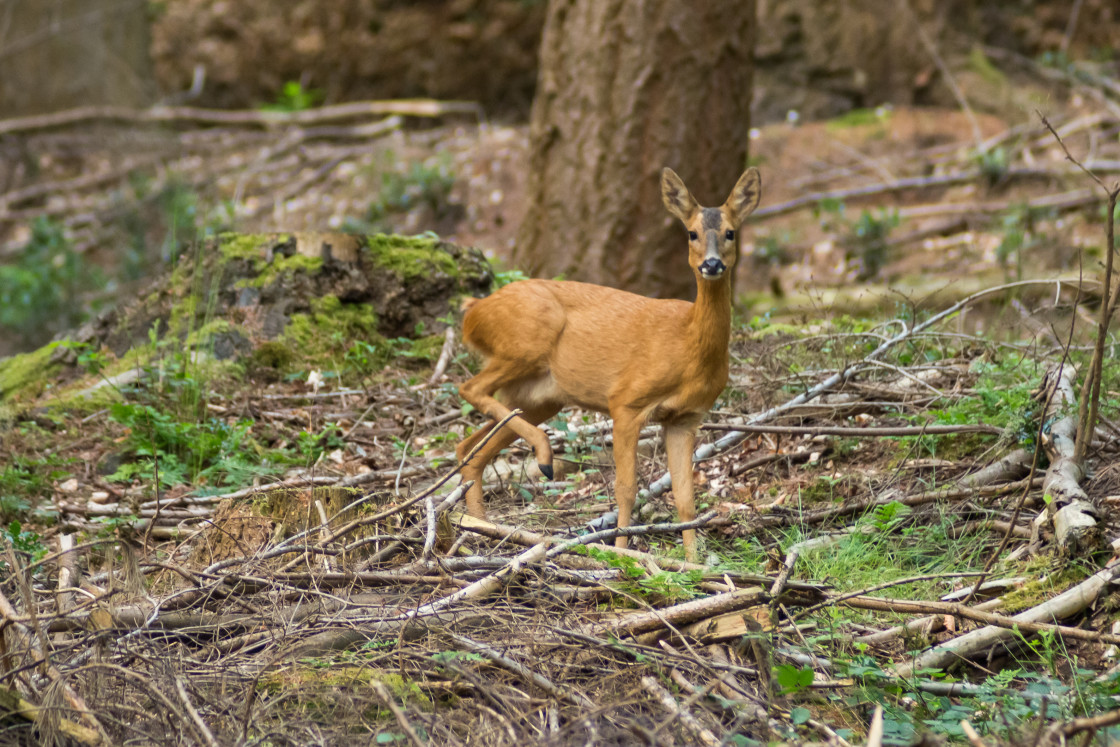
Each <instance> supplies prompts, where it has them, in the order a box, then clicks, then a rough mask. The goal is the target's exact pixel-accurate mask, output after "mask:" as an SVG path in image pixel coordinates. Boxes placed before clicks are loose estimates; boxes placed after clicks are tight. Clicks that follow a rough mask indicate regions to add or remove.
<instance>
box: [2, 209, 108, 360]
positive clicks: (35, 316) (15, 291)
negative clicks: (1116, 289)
mask: <svg viewBox="0 0 1120 747" xmlns="http://www.w3.org/2000/svg"><path fill="white" fill-rule="evenodd" d="M100 284H101V273H100V272H99V271H98V269H97V268H95V267H91V266H89V265H88V264H87V263H86V262H85V260H84V258H83V257H82V255H81V254H79V253H78V252H77V251H75V250H74V246H73V244H72V243H71V241H70V239H69V238H68V237H67V236H66V232H65V230H64V228H63V227H62V225H60V224H58V223H56V222H54V221H52V220H51V219H50V218H45V217H40V218H36V219H35V221H34V223H32V225H31V238H30V239H28V241H27V243H26V244H25V245H24V247H23V248H22V249H21V250H20V252H19V253H18V255H17V258H16V260H15V262H13V263H11V264H6V265H0V333H2V334H5V335H11V336H14V337H15V338H17V339H20V340H21V341H22V342H23V343H24V344H25V345H33V344H34V343H35V342H36V341H38V340H41V339H43V338H47V337H49V336H50V335H51V334H53V333H55V332H58V331H61V330H64V329H68V328H70V327H72V326H74V325H75V324H77V323H78V322H80V321H81V320H82V319H84V318H85V316H86V315H87V314H88V312H89V310H90V308H91V306H92V305H93V303H94V301H95V299H93V298H92V295H91V292H92V291H93V289H95V288H97V287H99V285H100ZM83 298H85V299H87V301H86V302H83Z"/></svg>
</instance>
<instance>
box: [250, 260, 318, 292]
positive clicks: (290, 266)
mask: <svg viewBox="0 0 1120 747" xmlns="http://www.w3.org/2000/svg"><path fill="white" fill-rule="evenodd" d="M322 266H323V258H322V257H308V256H306V255H304V254H293V255H292V256H290V257H282V256H277V257H275V258H274V259H273V260H272V262H271V263H270V264H268V265H266V266H265V267H264V268H263V269H261V271H260V275H257V277H255V278H253V279H252V280H249V281H246V282H243V283H240V284H239V285H248V286H251V287H254V288H263V287H265V286H266V285H272V284H273V283H274V282H276V281H277V280H278V279H279V278H280V277H282V276H284V275H294V274H296V273H298V272H304V273H309V274H310V273H314V272H318V271H319V269H320V268H321V267H322Z"/></svg>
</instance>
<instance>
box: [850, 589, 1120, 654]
mask: <svg viewBox="0 0 1120 747" xmlns="http://www.w3.org/2000/svg"><path fill="white" fill-rule="evenodd" d="M842 604H844V605H845V606H847V607H855V608H857V609H864V610H878V611H881V612H903V613H910V614H919V615H928V614H937V615H953V616H955V617H963V618H965V619H968V620H974V621H976V622H982V623H986V624H988V625H992V626H996V627H999V628H1006V629H1008V630H1016V629H1017V630H1023V631H1026V632H1028V633H1041V632H1044V631H1048V632H1053V633H1059V634H1060V635H1062V636H1065V637H1066V638H1076V639H1078V640H1082V641H1092V642H1094V643H1113V644H1120V635H1113V634H1112V633H1101V632H1098V631H1095V630H1085V629H1083V628H1074V627H1071V626H1069V625H1058V624H1056V623H1042V622H1032V621H1029V620H1021V619H1019V618H1020V615H1015V616H1014V617H1008V616H1007V615H997V614H995V613H994V612H983V611H981V610H977V609H976V608H975V607H968V606H966V605H963V604H960V603H958V602H924V601H917V600H910V599H889V598H879V597H854V598H852V599H845V600H844V601H843V602H842ZM1042 606H1045V605H1042ZM1035 609H1037V608H1035Z"/></svg>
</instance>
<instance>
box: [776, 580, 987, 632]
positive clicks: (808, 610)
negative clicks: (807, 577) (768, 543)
mask: <svg viewBox="0 0 1120 747" xmlns="http://www.w3.org/2000/svg"><path fill="white" fill-rule="evenodd" d="M983 575H984V574H983V573H982V572H980V571H963V572H961V573H927V574H923V575H921V576H910V577H908V578H897V579H895V580H893V581H887V582H885V583H881V584H876V585H875V586H869V587H867V588H866V589H860V590H858V591H852V592H848V593H847V594H841V595H840V596H837V597H832V598H831V599H826V600H825V601H823V602H819V603H818V604H814V605H812V606H811V607H806V608H804V609H802V610H799V611H798V613H797V614H796V615H794V616H793V618H792V619H793V620H800V619H802V618H803V617H806V616H808V615H811V614H813V613H814V612H816V611H817V610H821V609H824V608H825V607H832V606H835V605H837V604H840V603H842V602H846V601H847V600H849V599H856V598H858V597H865V596H867V595H868V594H871V593H872V592H876V591H882V590H883V589H890V588H893V587H895V586H905V585H906V584H916V583H919V582H921V581H933V580H937V579H946V578H970V577H977V576H983ZM976 585H977V586H979V584H976Z"/></svg>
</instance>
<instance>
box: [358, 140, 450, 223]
mask: <svg viewBox="0 0 1120 747" xmlns="http://www.w3.org/2000/svg"><path fill="white" fill-rule="evenodd" d="M380 176H381V189H380V191H379V192H378V195H377V199H375V200H374V201H373V202H371V203H370V206H369V210H368V211H367V212H366V216H365V218H364V219H363V220H356V221H355V220H351V221H349V222H348V224H347V229H348V230H351V231H357V232H361V233H371V232H386V233H391V232H392V231H393V226H392V218H393V217H394V216H396V215H399V214H401V213H406V212H408V211H410V210H412V209H414V208H416V207H421V206H423V207H427V208H428V209H429V210H430V211H431V213H432V218H433V219H434V220H440V219H442V218H444V217H447V216H448V215H450V214H451V213H452V211H453V206H452V205H451V188H452V187H453V186H454V185H455V173H454V171H453V170H452V164H451V157H450V155H448V154H447V153H440V154H439V155H437V156H436V157H434V158H430V159H428V160H425V161H413V162H412V163H411V164H409V165H408V166H406V167H404V168H403V169H402V168H400V167H398V166H397V164H396V161H395V159H394V158H393V157H392V156H391V155H390V156H388V157H387V158H386V159H385V163H384V164H383V166H382V169H381V175H380Z"/></svg>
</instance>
